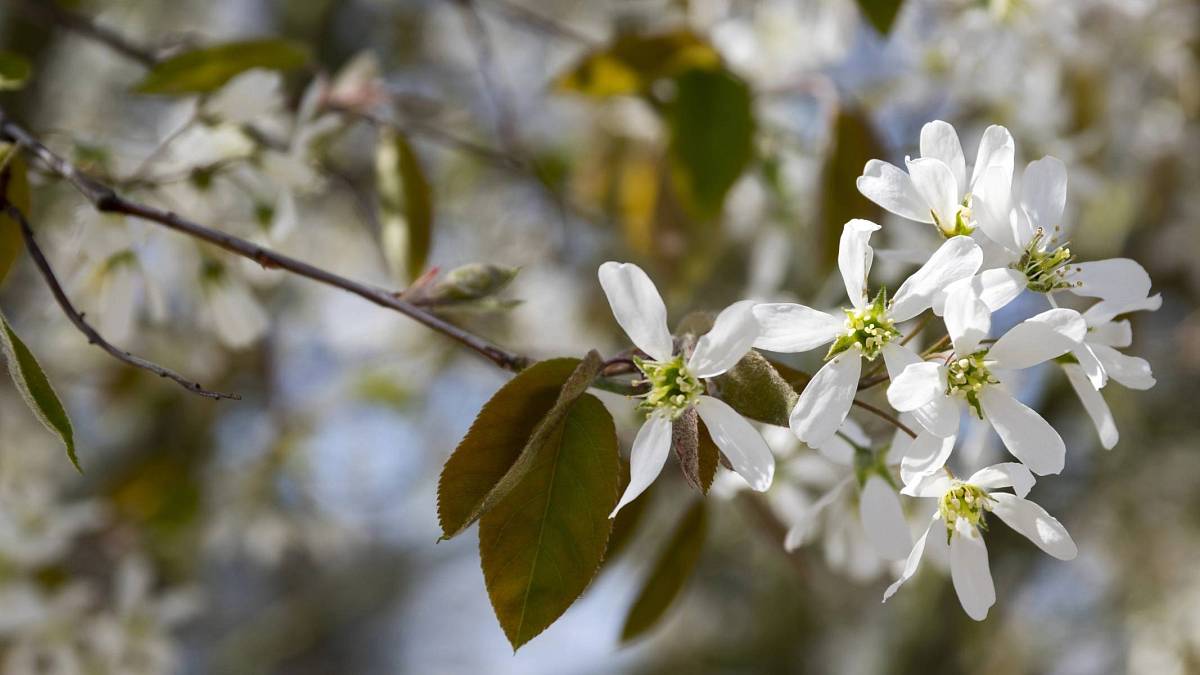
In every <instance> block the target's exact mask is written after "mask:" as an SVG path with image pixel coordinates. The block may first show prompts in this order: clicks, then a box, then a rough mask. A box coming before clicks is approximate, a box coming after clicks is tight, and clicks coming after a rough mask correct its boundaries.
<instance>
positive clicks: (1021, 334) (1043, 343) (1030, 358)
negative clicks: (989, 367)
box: [987, 308, 1087, 370]
mask: <svg viewBox="0 0 1200 675" xmlns="http://www.w3.org/2000/svg"><path fill="white" fill-rule="evenodd" d="M1084 335H1087V324H1086V323H1084V321H1083V316H1082V315H1080V314H1079V312H1076V311H1075V310H1073V309H1065V308H1056V309H1051V310H1047V311H1045V312H1042V313H1041V314H1038V315H1037V316H1034V317H1031V318H1029V319H1026V320H1024V321H1022V322H1021V323H1019V324H1017V325H1015V326H1013V327H1012V329H1011V330H1009V331H1008V332H1007V333H1005V334H1004V335H1003V336H1001V337H1000V339H999V340H996V344H994V345H992V348H991V349H989V350H988V355H987V358H988V359H989V360H991V361H995V362H996V366H997V367H999V368H1003V369H1005V370H1020V369H1022V368H1029V367H1031V366H1035V365H1037V364H1039V363H1042V362H1043V361H1049V360H1050V359H1053V358H1055V357H1058V356H1062V355H1063V354H1066V353H1067V352H1069V351H1071V350H1072V349H1074V348H1075V347H1077V346H1079V344H1080V343H1082V342H1083V336H1084Z"/></svg>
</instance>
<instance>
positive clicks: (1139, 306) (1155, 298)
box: [1083, 293, 1162, 326]
mask: <svg viewBox="0 0 1200 675" xmlns="http://www.w3.org/2000/svg"><path fill="white" fill-rule="evenodd" d="M1160 307H1162V295H1161V294H1159V293H1155V294H1154V295H1151V296H1147V297H1145V298H1140V299H1136V300H1125V301H1116V302H1113V301H1106V300H1102V301H1100V302H1097V303H1096V304H1094V305H1092V306H1091V307H1088V308H1087V311H1085V312H1084V313H1083V318H1084V320H1086V321H1087V322H1088V325H1089V326H1098V325H1100V324H1102V323H1104V322H1106V321H1111V320H1113V318H1115V317H1117V316H1119V315H1121V314H1128V313H1129V312H1157V311H1158V309H1159V308H1160Z"/></svg>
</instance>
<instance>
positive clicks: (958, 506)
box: [938, 483, 995, 539]
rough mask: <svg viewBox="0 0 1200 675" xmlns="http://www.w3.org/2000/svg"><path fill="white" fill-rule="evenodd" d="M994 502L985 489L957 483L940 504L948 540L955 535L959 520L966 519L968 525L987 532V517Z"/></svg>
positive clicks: (939, 511) (939, 507) (944, 495)
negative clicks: (955, 527)
mask: <svg viewBox="0 0 1200 675" xmlns="http://www.w3.org/2000/svg"><path fill="white" fill-rule="evenodd" d="M994 501H995V500H994V499H992V498H991V497H990V496H989V495H988V493H987V492H985V491H984V490H983V488H980V487H978V486H975V485H971V484H969V483H955V485H954V486H953V487H951V488H950V489H949V490H947V491H946V493H945V494H943V495H942V498H941V500H940V501H939V502H938V513H940V514H941V516H942V521H943V522H945V523H946V537H947V539H949V537H950V535H952V534H953V533H954V526H955V523H956V522H957V521H958V519H959V518H965V519H966V521H967V523H968V524H970V525H972V526H974V527H977V528H979V529H981V530H986V529H987V521H986V519H985V516H986V514H987V512H988V511H991V510H992V503H993V502H994Z"/></svg>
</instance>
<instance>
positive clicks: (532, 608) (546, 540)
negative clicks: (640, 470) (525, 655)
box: [479, 394, 620, 649]
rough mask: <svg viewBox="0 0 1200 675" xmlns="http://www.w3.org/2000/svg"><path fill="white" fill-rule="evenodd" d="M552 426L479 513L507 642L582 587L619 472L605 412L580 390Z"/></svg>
mask: <svg viewBox="0 0 1200 675" xmlns="http://www.w3.org/2000/svg"><path fill="white" fill-rule="evenodd" d="M554 430H555V432H554V433H553V434H552V435H551V436H550V437H549V438H547V440H546V443H545V445H544V451H543V452H540V453H538V455H537V461H536V463H535V464H534V465H533V466H532V467H530V469H529V471H528V472H527V473H526V475H525V477H524V478H523V479H522V480H521V481H520V482H519V483H518V484H517V485H516V486H514V487H513V489H512V490H511V491H510V492H509V493H508V496H506V497H505V498H504V499H502V500H500V502H499V503H498V504H496V505H495V507H493V508H492V509H491V510H490V511H488V512H487V513H485V514H484V515H483V517H482V518H481V519H480V520H479V555H480V560H481V562H482V565H483V579H484V584H485V585H486V586H487V590H488V596H489V597H490V598H491V601H492V608H493V609H494V610H495V612H496V618H497V619H499V621H500V626H501V627H502V628H503V629H504V634H505V635H506V636H508V641H509V642H510V643H511V644H512V646H513V649H517V648H519V647H520V646H521V645H523V644H525V643H526V642H528V641H529V640H531V639H533V638H534V637H536V636H537V635H538V634H539V633H541V632H542V631H543V630H545V629H546V627H547V626H549V625H550V624H552V623H554V621H556V620H557V619H558V617H559V616H561V615H562V613H563V612H565V611H566V610H567V608H568V607H570V606H571V604H572V603H574V602H575V599H576V598H578V597H579V595H580V594H581V593H583V591H584V589H585V588H587V585H588V583H590V582H591V580H592V578H593V577H594V576H595V575H596V572H597V571H598V570H599V568H600V562H601V561H602V560H603V558H604V551H605V548H606V547H607V546H608V537H609V533H610V532H611V530H612V520H610V519H609V517H608V514H609V512H610V511H612V509H613V507H614V506H616V503H617V484H618V476H619V473H620V464H619V454H618V452H617V436H616V430H615V428H614V427H613V421H612V417H611V416H610V415H609V414H608V411H607V410H606V409H605V408H604V404H602V403H601V402H600V400H599V399H597V398H596V397H595V396H592V395H591V394H584V395H583V396H581V397H580V398H579V400H577V401H575V403H573V404H572V405H571V406H570V408H569V410H568V412H567V415H566V417H565V418H564V419H563V420H562V421H561V422H560V423H558V424H556V425H554Z"/></svg>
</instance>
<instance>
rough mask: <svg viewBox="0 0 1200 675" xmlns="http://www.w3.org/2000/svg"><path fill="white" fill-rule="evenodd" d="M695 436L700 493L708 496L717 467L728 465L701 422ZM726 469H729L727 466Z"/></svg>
mask: <svg viewBox="0 0 1200 675" xmlns="http://www.w3.org/2000/svg"><path fill="white" fill-rule="evenodd" d="M697 432H698V433H697V435H698V436H699V440H700V446H699V467H698V471H697V473H698V474H699V478H700V485H699V487H700V491H701V492H703V493H704V494H708V491H709V489H711V488H712V484H713V479H715V478H716V477H717V465H718V464H726V465H727V464H728V460H726V459H725V456H724V455H722V454H721V449H720V448H718V447H717V444H716V443H715V442H713V439H712V434H710V433H708V427H706V426H704V422H703V421H701V422H700V424H699V425H697ZM726 468H729V467H728V466H727V467H726Z"/></svg>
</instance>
